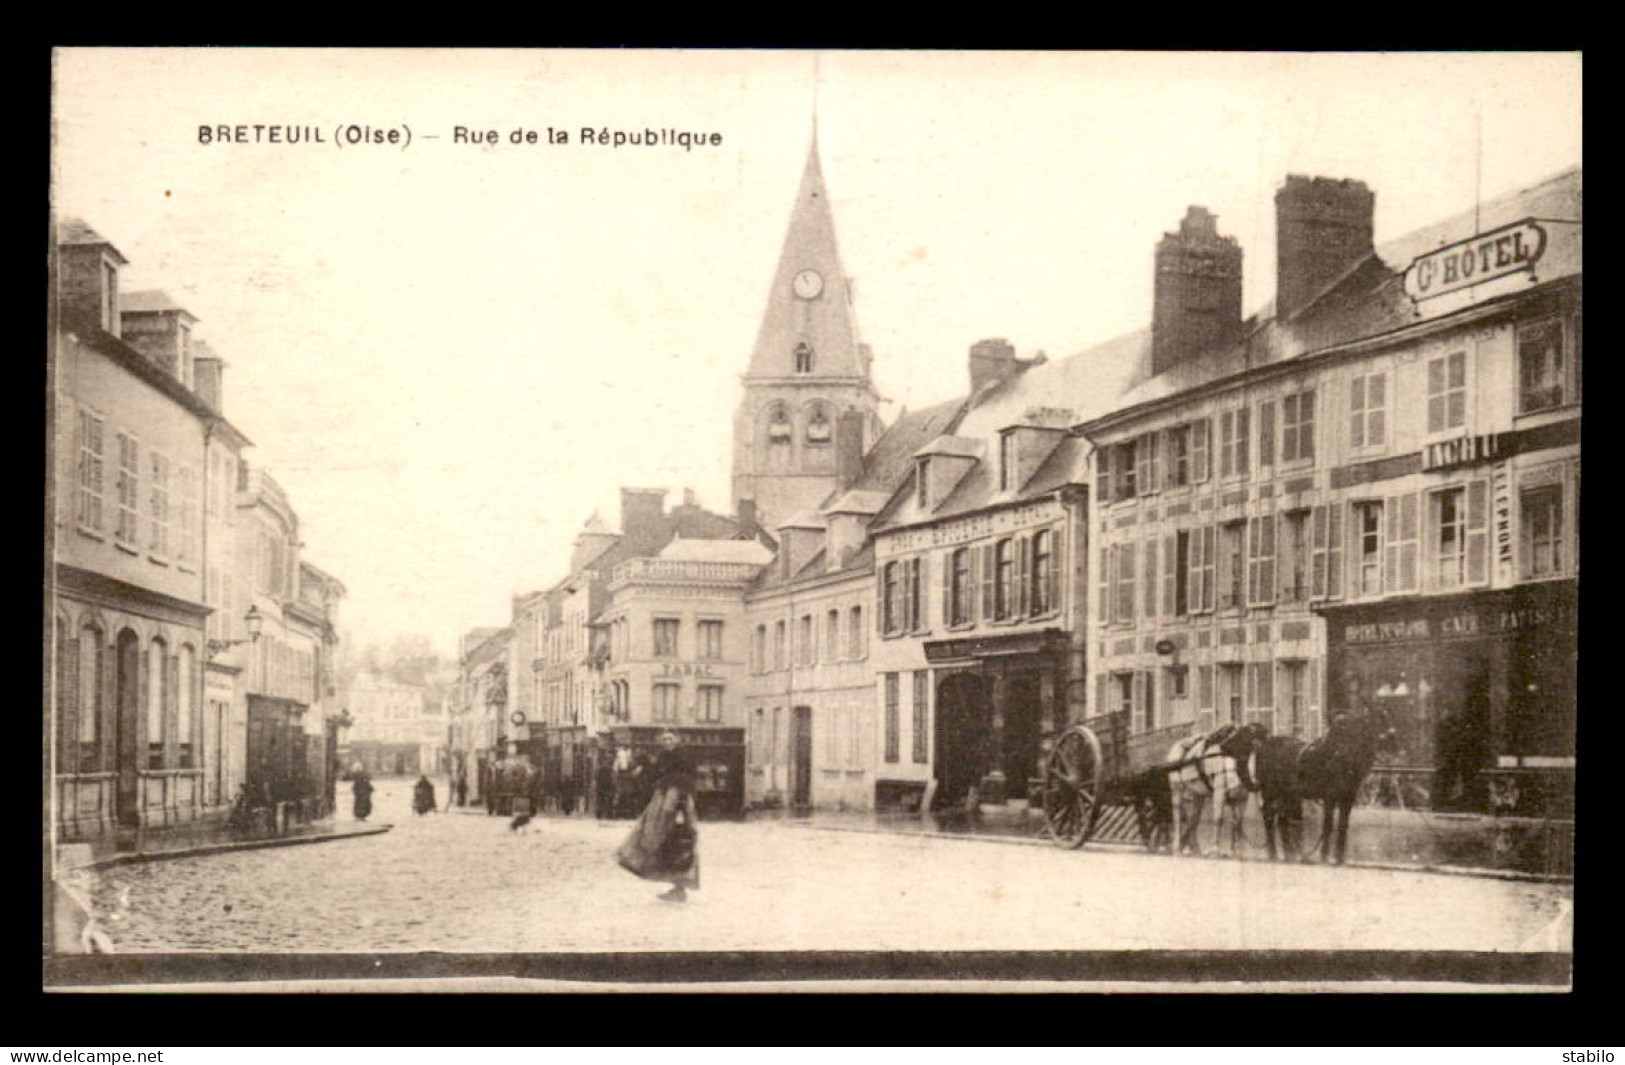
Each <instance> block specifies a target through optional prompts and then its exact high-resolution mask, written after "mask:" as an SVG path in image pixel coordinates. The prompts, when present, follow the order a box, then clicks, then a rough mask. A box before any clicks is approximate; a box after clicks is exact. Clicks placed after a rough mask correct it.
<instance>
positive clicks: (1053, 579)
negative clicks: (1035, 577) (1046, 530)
mask: <svg viewBox="0 0 1625 1065" xmlns="http://www.w3.org/2000/svg"><path fill="white" fill-rule="evenodd" d="M1063 546H1064V539H1063V536H1062V531H1061V529H1060V528H1059V527H1056V528H1053V529H1052V530H1051V531H1050V537H1049V563H1048V565H1046V566H1045V568H1044V572H1043V573H1042V574H1041V575H1040V577H1039V579H1040V580H1042V581H1043V582H1044V603H1045V604H1046V607H1047V608H1048V609H1049V610H1050V611H1051V612H1054V611H1057V610H1060V609H1061V549H1062V547H1063ZM1084 616H1086V617H1087V614H1085V615H1084Z"/></svg>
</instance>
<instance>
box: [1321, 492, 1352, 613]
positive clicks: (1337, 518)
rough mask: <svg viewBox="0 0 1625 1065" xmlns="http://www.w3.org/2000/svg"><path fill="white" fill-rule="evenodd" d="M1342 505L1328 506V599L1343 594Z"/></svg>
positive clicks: (1344, 508)
mask: <svg viewBox="0 0 1625 1065" xmlns="http://www.w3.org/2000/svg"><path fill="white" fill-rule="evenodd" d="M1346 509H1347V508H1346V507H1344V505H1343V504H1342V503H1328V504H1326V598H1328V599H1337V598H1340V597H1341V596H1342V594H1343V521H1344V518H1343V514H1344V511H1345V510H1346Z"/></svg>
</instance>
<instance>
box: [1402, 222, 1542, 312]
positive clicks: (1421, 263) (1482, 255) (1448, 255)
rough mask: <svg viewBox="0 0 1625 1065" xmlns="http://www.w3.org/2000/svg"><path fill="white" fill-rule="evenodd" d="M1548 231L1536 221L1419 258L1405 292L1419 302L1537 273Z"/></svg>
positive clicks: (1409, 271)
mask: <svg viewBox="0 0 1625 1065" xmlns="http://www.w3.org/2000/svg"><path fill="white" fill-rule="evenodd" d="M1545 251H1546V231H1545V230H1544V229H1542V228H1541V227H1540V226H1539V225H1537V224H1536V223H1535V221H1534V219H1532V218H1526V219H1524V220H1523V221H1522V222H1514V223H1512V224H1511V225H1507V226H1502V227H1501V228H1500V229H1492V230H1490V231H1489V232H1488V233H1480V234H1479V235H1478V236H1476V237H1473V238H1471V239H1469V240H1463V241H1459V242H1457V243H1455V244H1450V245H1446V246H1445V247H1443V248H1440V249H1439V250H1438V251H1434V252H1429V253H1428V254H1426V255H1420V256H1418V257H1417V258H1416V259H1415V260H1414V261H1413V262H1412V263H1411V265H1410V267H1409V269H1407V270H1406V271H1405V293H1406V295H1408V296H1410V298H1411V299H1412V300H1414V301H1416V302H1418V303H1420V302H1421V301H1422V300H1427V299H1432V298H1433V297H1435V296H1443V295H1445V294H1446V293H1450V292H1455V291H1457V290H1459V289H1464V288H1467V287H1469V286H1472V285H1482V284H1484V283H1485V282H1486V281H1494V280H1495V279H1496V278H1500V277H1506V276H1507V275H1508V274H1515V273H1517V272H1518V271H1520V270H1530V271H1533V270H1534V268H1535V264H1536V263H1537V262H1539V261H1540V257H1541V255H1542V254H1543V253H1544V252H1545Z"/></svg>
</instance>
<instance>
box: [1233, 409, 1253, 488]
mask: <svg viewBox="0 0 1625 1065" xmlns="http://www.w3.org/2000/svg"><path fill="white" fill-rule="evenodd" d="M1251 420H1252V419H1251V418H1250V417H1249V416H1248V410H1247V408H1246V407H1242V408H1241V409H1240V410H1238V411H1236V437H1235V439H1236V468H1235V470H1234V471H1233V472H1235V473H1237V474H1245V473H1246V472H1247V445H1248V434H1249V433H1251V432H1252V429H1251V428H1250V427H1249V424H1248V423H1249V422H1250V421H1251Z"/></svg>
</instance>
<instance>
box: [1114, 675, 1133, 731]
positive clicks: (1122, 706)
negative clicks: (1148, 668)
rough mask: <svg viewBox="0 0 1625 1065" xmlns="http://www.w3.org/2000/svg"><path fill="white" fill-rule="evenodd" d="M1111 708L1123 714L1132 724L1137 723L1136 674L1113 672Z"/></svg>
mask: <svg viewBox="0 0 1625 1065" xmlns="http://www.w3.org/2000/svg"><path fill="white" fill-rule="evenodd" d="M1111 698H1112V705H1111V709H1112V710H1113V711H1115V712H1116V713H1120V714H1122V715H1123V717H1124V719H1125V720H1127V721H1128V722H1129V723H1130V726H1131V727H1132V726H1133V725H1135V724H1137V722H1136V721H1135V717H1134V674H1133V673H1113V674H1112V690H1111Z"/></svg>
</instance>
